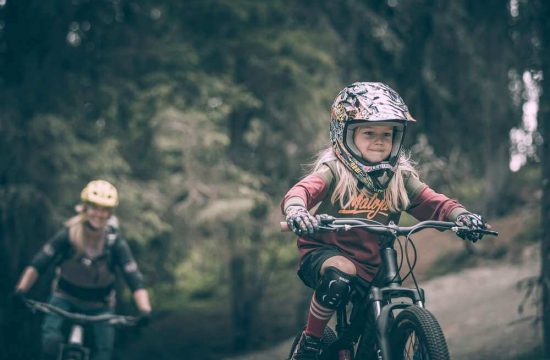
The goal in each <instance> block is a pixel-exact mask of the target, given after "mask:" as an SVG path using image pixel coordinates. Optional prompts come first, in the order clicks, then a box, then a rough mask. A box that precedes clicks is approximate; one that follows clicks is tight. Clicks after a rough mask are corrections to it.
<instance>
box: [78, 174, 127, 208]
mask: <svg viewBox="0 0 550 360" xmlns="http://www.w3.org/2000/svg"><path fill="white" fill-rule="evenodd" d="M80 199H81V200H82V201H83V202H85V203H89V204H95V205H99V206H104V207H108V208H114V207H116V206H117V205H118V192H117V189H116V188H115V187H114V186H113V184H111V183H110V182H108V181H105V180H93V181H90V182H89V183H88V185H86V187H85V188H84V189H82V192H81V193H80Z"/></svg>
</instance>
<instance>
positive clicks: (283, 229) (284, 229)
mask: <svg viewBox="0 0 550 360" xmlns="http://www.w3.org/2000/svg"><path fill="white" fill-rule="evenodd" d="M279 226H280V227H281V232H288V231H290V228H289V227H288V224H287V222H286V221H281V222H280V223H279Z"/></svg>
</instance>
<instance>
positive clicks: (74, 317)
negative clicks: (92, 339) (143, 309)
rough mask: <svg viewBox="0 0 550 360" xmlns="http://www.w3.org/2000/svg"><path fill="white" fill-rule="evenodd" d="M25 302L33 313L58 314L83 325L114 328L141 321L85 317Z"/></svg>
mask: <svg viewBox="0 0 550 360" xmlns="http://www.w3.org/2000/svg"><path fill="white" fill-rule="evenodd" d="M23 301H24V303H25V305H26V306H27V307H28V308H29V309H30V310H31V311H32V312H36V311H39V312H42V313H45V314H57V315H60V316H62V317H64V318H66V319H70V320H73V321H76V322H78V323H81V324H84V323H96V322H107V323H109V324H110V325H114V326H135V325H137V323H138V321H139V318H137V317H135V316H126V315H115V314H100V315H85V314H79V313H74V312H70V311H67V310H64V309H61V308H59V307H57V306H55V305H52V304H48V303H44V302H40V301H36V300H31V299H27V298H24V299H23Z"/></svg>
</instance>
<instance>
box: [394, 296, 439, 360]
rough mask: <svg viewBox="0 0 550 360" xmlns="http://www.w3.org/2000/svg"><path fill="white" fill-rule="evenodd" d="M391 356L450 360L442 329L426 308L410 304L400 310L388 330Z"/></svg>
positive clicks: (401, 359) (406, 358)
mask: <svg viewBox="0 0 550 360" xmlns="http://www.w3.org/2000/svg"><path fill="white" fill-rule="evenodd" d="M390 342H391V347H392V359H396V360H409V359H414V360H420V359H430V360H449V359H450V355H449V350H448V348H447V342H446V341H445V336H444V335H443V331H442V330H441V327H440V326H439V323H438V322H437V320H436V318H435V317H434V316H433V314H432V313H430V312H429V311H428V310H426V309H424V308H420V307H417V306H411V307H408V308H406V309H404V310H403V311H401V312H400V313H399V314H398V315H397V317H396V319H395V323H394V326H393V327H392V329H391V331H390Z"/></svg>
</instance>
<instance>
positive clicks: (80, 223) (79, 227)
mask: <svg viewBox="0 0 550 360" xmlns="http://www.w3.org/2000/svg"><path fill="white" fill-rule="evenodd" d="M85 221H86V215H85V213H84V212H83V211H80V212H79V213H78V214H76V215H75V216H73V217H72V218H70V219H69V220H67V221H66V222H65V226H66V227H67V228H68V229H69V241H70V242H71V245H72V246H73V248H74V250H75V253H76V255H77V256H79V255H82V253H84V249H85V244H86V239H85V235H84V222H85Z"/></svg>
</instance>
